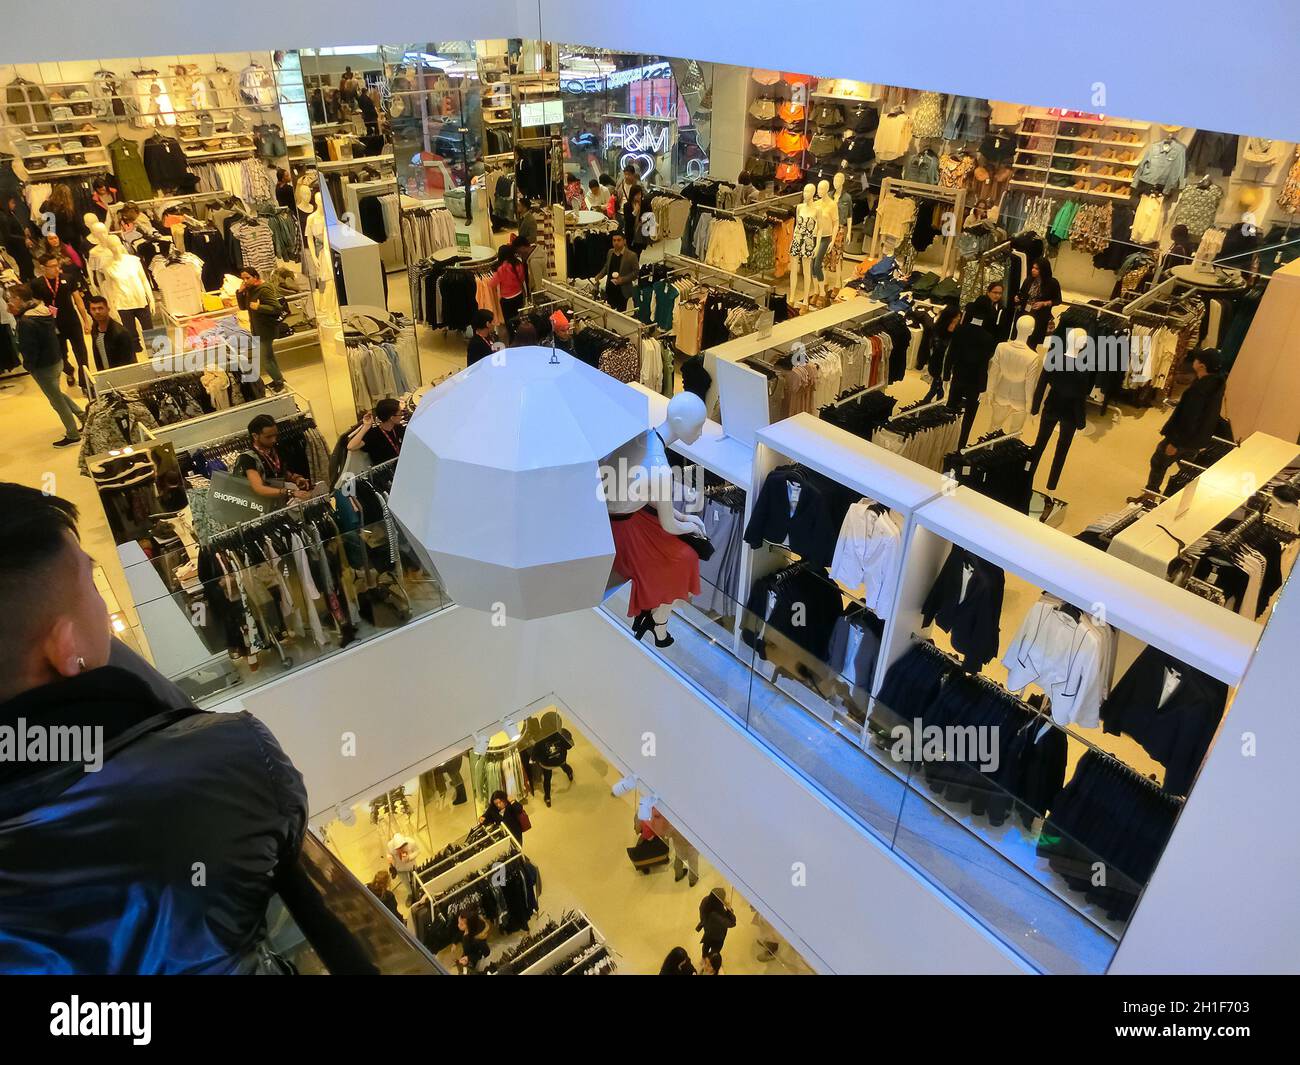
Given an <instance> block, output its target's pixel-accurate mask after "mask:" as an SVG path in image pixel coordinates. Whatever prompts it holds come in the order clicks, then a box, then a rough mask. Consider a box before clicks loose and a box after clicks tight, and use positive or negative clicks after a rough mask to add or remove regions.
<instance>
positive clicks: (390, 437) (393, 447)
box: [348, 399, 406, 466]
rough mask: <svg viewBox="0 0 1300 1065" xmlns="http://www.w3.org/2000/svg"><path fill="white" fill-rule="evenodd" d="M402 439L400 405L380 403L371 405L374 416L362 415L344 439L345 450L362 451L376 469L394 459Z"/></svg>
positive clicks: (403, 431)
mask: <svg viewBox="0 0 1300 1065" xmlns="http://www.w3.org/2000/svg"><path fill="white" fill-rule="evenodd" d="M405 435H406V429H405V427H403V425H402V405H401V404H400V403H398V402H397V400H395V399H381V400H380V401H379V402H378V403H376V404H375V410H374V413H373V414H372V413H371V412H370V411H366V413H365V416H364V417H363V418H362V419H361V422H360V424H359V425H358V426H357V427H356V428H355V429H353V430H352V435H351V436H350V437H348V450H349V451H365V453H366V457H367V458H369V459H370V461H371V463H373V464H374V465H376V466H378V465H379V464H380V463H381V462H387V461H388V460H389V459H395V458H397V456H398V453H399V452H400V451H401V450H402V437H404V436H405Z"/></svg>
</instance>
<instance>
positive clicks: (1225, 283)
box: [1169, 263, 1245, 292]
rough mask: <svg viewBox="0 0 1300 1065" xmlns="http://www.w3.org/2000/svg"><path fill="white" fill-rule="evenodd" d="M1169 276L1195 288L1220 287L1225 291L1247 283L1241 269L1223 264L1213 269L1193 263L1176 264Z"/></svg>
mask: <svg viewBox="0 0 1300 1065" xmlns="http://www.w3.org/2000/svg"><path fill="white" fill-rule="evenodd" d="M1169 276H1170V277H1176V278H1177V279H1178V280H1179V281H1181V282H1182V283H1183V284H1184V285H1191V286H1193V287H1194V288H1204V289H1220V290H1222V291H1225V292H1227V291H1230V290H1232V289H1235V288H1241V286H1242V285H1243V284H1244V283H1245V282H1244V280H1243V278H1242V276H1241V271H1240V270H1229V269H1227V268H1226V267H1221V266H1220V267H1216V268H1215V269H1213V270H1201V269H1198V268H1197V267H1196V266H1195V265H1193V264H1192V263H1183V264H1182V265H1181V266H1175V267H1174V268H1173V269H1171V270H1170V271H1169Z"/></svg>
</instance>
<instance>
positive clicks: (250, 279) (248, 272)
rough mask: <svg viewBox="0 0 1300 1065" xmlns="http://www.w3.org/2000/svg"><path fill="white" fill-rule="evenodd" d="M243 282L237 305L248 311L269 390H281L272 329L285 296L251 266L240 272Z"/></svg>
mask: <svg viewBox="0 0 1300 1065" xmlns="http://www.w3.org/2000/svg"><path fill="white" fill-rule="evenodd" d="M239 276H240V279H241V280H242V281H243V284H242V285H240V287H239V291H238V292H237V293H235V300H236V302H238V304H239V306H240V309H241V310H245V311H247V312H248V330H249V332H250V333H252V334H253V336H254V338H256V340H257V357H258V359H259V360H260V363H259V365H260V367H261V369H264V370H265V371H266V372H267V374H269V375H270V378H271V391H272V392H281V391H283V390H284V373H283V372H282V371H281V370H280V364H279V363H278V362H277V361H276V358H275V332H276V329H277V328H278V327H279V325H280V319H282V318H283V317H284V315H285V306H284V300H282V299H281V298H280V290H279V289H278V288H276V287H275V285H273V284H271V283H270V282H268V281H263V280H262V275H261V274H260V273H258V272H257V271H256V270H254V269H253V268H252V267H251V266H245V267H244V268H243V269H242V270H241V271H240V272H239Z"/></svg>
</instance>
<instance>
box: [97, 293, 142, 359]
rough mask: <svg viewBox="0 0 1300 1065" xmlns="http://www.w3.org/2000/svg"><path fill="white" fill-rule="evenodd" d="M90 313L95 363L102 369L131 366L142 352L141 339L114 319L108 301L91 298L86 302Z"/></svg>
mask: <svg viewBox="0 0 1300 1065" xmlns="http://www.w3.org/2000/svg"><path fill="white" fill-rule="evenodd" d="M86 307H87V308H88V309H89V311H90V343H91V344H92V345H93V347H94V349H95V363H96V365H97V366H99V368H100V369H104V370H106V369H111V368H112V367H114V366H129V365H130V364H131V363H133V362H135V361H136V360H135V353H136V352H137V351H139V350H140V338H139V337H138V336H136V334H135V331H134V330H130V329H127V327H126V326H124V325H123V324H122V323H121V322H119V321H117V320H116V319H114V317H113V312H112V311H111V310H110V308H109V306H108V300H107V299H105V298H104V297H103V296H91V297H90V299H89V300H87V301H86Z"/></svg>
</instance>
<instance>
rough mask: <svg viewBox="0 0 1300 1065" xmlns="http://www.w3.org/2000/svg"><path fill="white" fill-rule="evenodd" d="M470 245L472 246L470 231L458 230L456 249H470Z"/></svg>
mask: <svg viewBox="0 0 1300 1065" xmlns="http://www.w3.org/2000/svg"><path fill="white" fill-rule="evenodd" d="M469 247H470V240H469V234H468V233H460V232H457V234H456V250H457V251H469Z"/></svg>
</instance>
